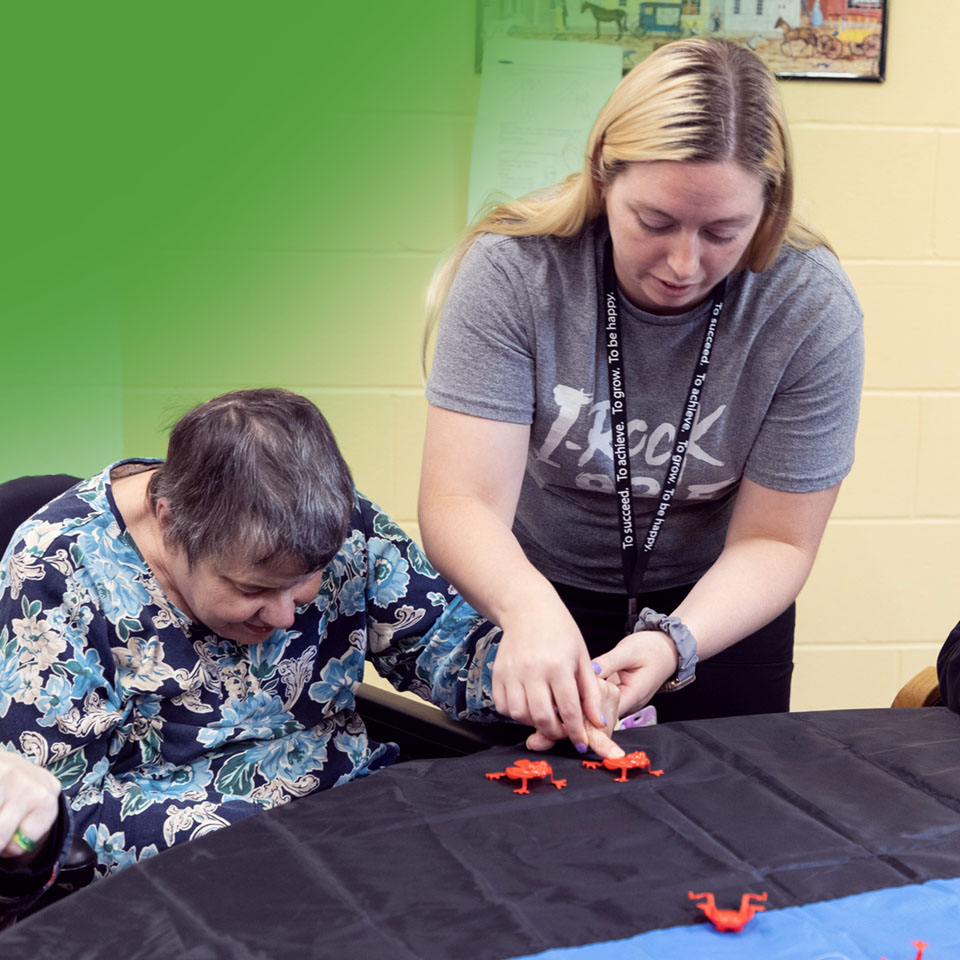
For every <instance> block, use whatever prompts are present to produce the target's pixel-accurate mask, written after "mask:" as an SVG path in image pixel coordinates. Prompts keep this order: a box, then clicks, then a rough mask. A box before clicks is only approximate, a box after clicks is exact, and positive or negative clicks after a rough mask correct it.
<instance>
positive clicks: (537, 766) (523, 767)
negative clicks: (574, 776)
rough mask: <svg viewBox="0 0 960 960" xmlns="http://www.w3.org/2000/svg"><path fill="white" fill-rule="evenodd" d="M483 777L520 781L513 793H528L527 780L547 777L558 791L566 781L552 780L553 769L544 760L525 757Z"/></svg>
mask: <svg viewBox="0 0 960 960" xmlns="http://www.w3.org/2000/svg"><path fill="white" fill-rule="evenodd" d="M484 776H485V777H486V778H487V779H488V780H499V779H500V778H501V777H503V776H506V777H509V778H510V779H511V780H520V781H522V783H521V784H520V786H519V787H518V788H517V789H516V790H514V791H513V792H514V793H529V792H530V788H529V787H528V786H527V782H528V781H529V780H541V779H543V777H549V778H550V782H551V783H552V784H553V785H554V786H555V787H556V788H557V789H558V790H559V789H561V788H562V787H565V786H566V785H567V781H566V780H554V779H553V767H551V766H550V764H549V763H547V761H546V760H528V759H527V758H526V757H523V758H522V759H520V760H517V761H515V762H514V763H512V764H510V766H509V767H507V769H506V770H501V771H500V772H499V773H486V774H484Z"/></svg>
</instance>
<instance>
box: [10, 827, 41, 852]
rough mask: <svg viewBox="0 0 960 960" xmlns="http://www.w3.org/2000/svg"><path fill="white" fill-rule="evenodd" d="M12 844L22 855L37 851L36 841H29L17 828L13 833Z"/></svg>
mask: <svg viewBox="0 0 960 960" xmlns="http://www.w3.org/2000/svg"><path fill="white" fill-rule="evenodd" d="M13 842H14V843H15V844H16V845H17V846H18V847H20V848H21V849H22V850H23V852H24V853H33V851H34V850H36V849H37V841H36V840H31V839H30V838H29V837H28V836H27V835H26V834H25V833H24V832H23V831H22V830H21V829H20V828H19V827H17V829H16V830H14V831H13Z"/></svg>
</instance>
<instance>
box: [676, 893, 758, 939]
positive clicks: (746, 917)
mask: <svg viewBox="0 0 960 960" xmlns="http://www.w3.org/2000/svg"><path fill="white" fill-rule="evenodd" d="M687 896H688V897H689V898H690V899H691V900H700V899H701V898H703V903H698V904H697V906H698V907H699V908H700V909H701V910H702V911H703V912H704V913H705V914H706V917H707V919H708V920H709V921H710V922H711V923H712V924H713V925H714V926H715V927H716V928H717V929H718V930H719V931H721V932H728V931H734V932H735V933H739V932H740V931H741V930H742V929H743V928H744V927H745V926H746V924H747V923H748V922H749V921H750V920H751V919H752V918H753V915H754V914H755V913H760V912H761V911H763V910H766V909H767V908H766V907H761V906H759V905H758V904H757V903H754V902H752V901H754V900H757V901H765V900H766V899H767V892H766V890H764V892H763V893H745V894H744V895H743V896H742V897H741V898H740V909H739V910H719V909H717V905H716V903H715V901H714V899H713V894H712V893H694V892H693V891H692V890H691V891H690V892H689V893H688V894H687Z"/></svg>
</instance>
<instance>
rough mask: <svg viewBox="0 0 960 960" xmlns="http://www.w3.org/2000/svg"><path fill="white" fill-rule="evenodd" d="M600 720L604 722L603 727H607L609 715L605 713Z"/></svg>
mask: <svg viewBox="0 0 960 960" xmlns="http://www.w3.org/2000/svg"><path fill="white" fill-rule="evenodd" d="M600 719H601V720H602V721H603V725H604V726H606V725H607V715H606V714H605V713H601V714H600Z"/></svg>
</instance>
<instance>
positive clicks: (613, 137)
mask: <svg viewBox="0 0 960 960" xmlns="http://www.w3.org/2000/svg"><path fill="white" fill-rule="evenodd" d="M655 160H682V161H700V162H710V161H720V162H722V161H727V160H733V161H736V162H737V163H739V164H740V166H742V167H743V168H744V169H745V170H747V171H749V172H751V173H753V174H755V175H756V176H757V177H758V178H759V179H760V181H761V182H762V183H763V186H764V198H765V205H764V211H763V216H762V217H761V219H760V223H759V225H758V226H757V230H756V233H755V234H754V235H753V239H752V240H751V241H750V244H749V246H748V247H747V249H746V251H745V252H744V255H743V258H742V259H741V262H740V263H739V264H738V265H737V268H736V269H738V270H741V269H744V268H748V269H750V270H752V271H754V272H756V273H759V272H760V271H762V270H766V269H767V268H768V267H769V266H771V265H772V264H773V262H774V260H775V259H776V258H777V254H778V253H779V252H780V247H781V245H782V244H783V242H784V241H786V242H787V243H789V244H791V245H793V246H797V247H800V248H802V249H809V248H810V247H815V246H820V245H823V246H826V247H828V248H829V244H828V243H827V241H826V239H825V238H824V237H823V236H821V235H820V234H819V233H817V232H816V231H814V230H812V229H811V228H810V227H807V226H805V225H804V224H802V223H801V222H800V221H798V220H797V219H796V218H795V217H794V215H793V167H792V159H791V151H790V142H789V138H788V135H787V126H786V119H785V117H784V112H783V104H782V102H781V100H780V94H779V91H778V90H777V87H776V83H775V81H774V79H773V77H772V76H771V74H770V72H769V70H768V69H767V68H766V66H765V65H764V64H763V62H762V61H761V60H760V58H759V57H757V56H756V55H755V54H753V53H751V52H750V51H749V50H747V49H746V48H744V47H740V46H737V45H736V44H734V43H730V42H729V41H726V40H718V39H714V38H706V37H697V38H693V39H689V40H677V41H675V42H674V43H669V44H666V45H665V46H663V47H661V48H660V49H659V50H657V51H656V52H655V53H654V54H653V55H652V56H650V57H648V58H647V59H646V60H644V61H643V62H641V63H640V64H638V65H637V66H636V67H634V68H633V69H632V70H631V71H630V72H629V73H628V74H627V75H626V76H625V77H624V78H623V80H621V81H620V83H619V84H618V85H617V88H616V89H615V90H614V91H613V95H612V96H611V97H610V99H609V100H608V101H607V104H606V106H605V107H604V108H603V110H601V111H600V116H599V117H597V121H596V123H595V124H594V126H593V130H592V131H591V133H590V138H589V140H588V141H587V151H586V164H585V167H584V169H583V170H582V171H580V172H578V173H574V174H571V175H570V176H569V177H567V178H566V179H565V180H563V181H561V182H560V183H558V184H556V185H554V186H553V187H550V188H548V189H546V190H541V191H537V192H535V193H532V194H529V195H528V196H526V197H522V198H521V199H519V200H510V201H507V202H505V203H499V204H496V205H494V206H492V207H491V208H489V209H487V210H486V211H485V212H483V213H481V215H480V216H479V217H478V218H477V220H476V221H475V222H474V223H473V224H472V225H471V226H470V227H469V229H468V230H467V232H466V234H465V235H464V237H463V239H462V240H461V241H460V243H459V244H458V246H457V247H456V249H455V250H454V251H453V253H452V254H451V255H450V256H449V257H448V258H447V259H446V260H445V261H444V263H443V264H441V266H440V268H439V270H438V271H437V273H436V274H435V276H434V278H433V282H432V283H431V285H430V290H429V292H428V294H427V326H426V330H425V332H424V341H423V348H424V358H426V350H427V345H428V341H429V338H430V336H431V334H432V332H433V330H434V328H435V327H436V324H437V321H438V320H439V317H440V313H441V312H442V310H443V304H444V302H445V301H446V298H447V295H448V293H449V292H450V286H451V284H452V283H453V279H454V277H455V276H456V273H457V271H458V270H459V269H460V264H461V263H462V262H463V258H464V256H465V255H466V253H467V251H468V250H469V249H470V247H471V246H472V245H473V243H474V241H475V240H476V239H477V237H479V236H480V235H481V234H484V233H496V234H502V235H505V236H511V237H525V236H545V235H549V236H556V237H569V236H573V235H574V234H576V233H578V232H579V231H580V230H581V229H583V227H584V225H585V224H587V223H589V222H590V221H592V220H594V219H596V218H597V217H598V216H600V214H602V213H603V211H604V200H603V192H604V190H605V189H606V188H607V187H609V186H610V184H611V183H612V182H613V180H614V179H615V178H616V176H617V175H618V174H619V173H620V172H621V171H622V170H623V169H624V168H625V167H626V165H627V164H629V163H642V162H649V161H655Z"/></svg>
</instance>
